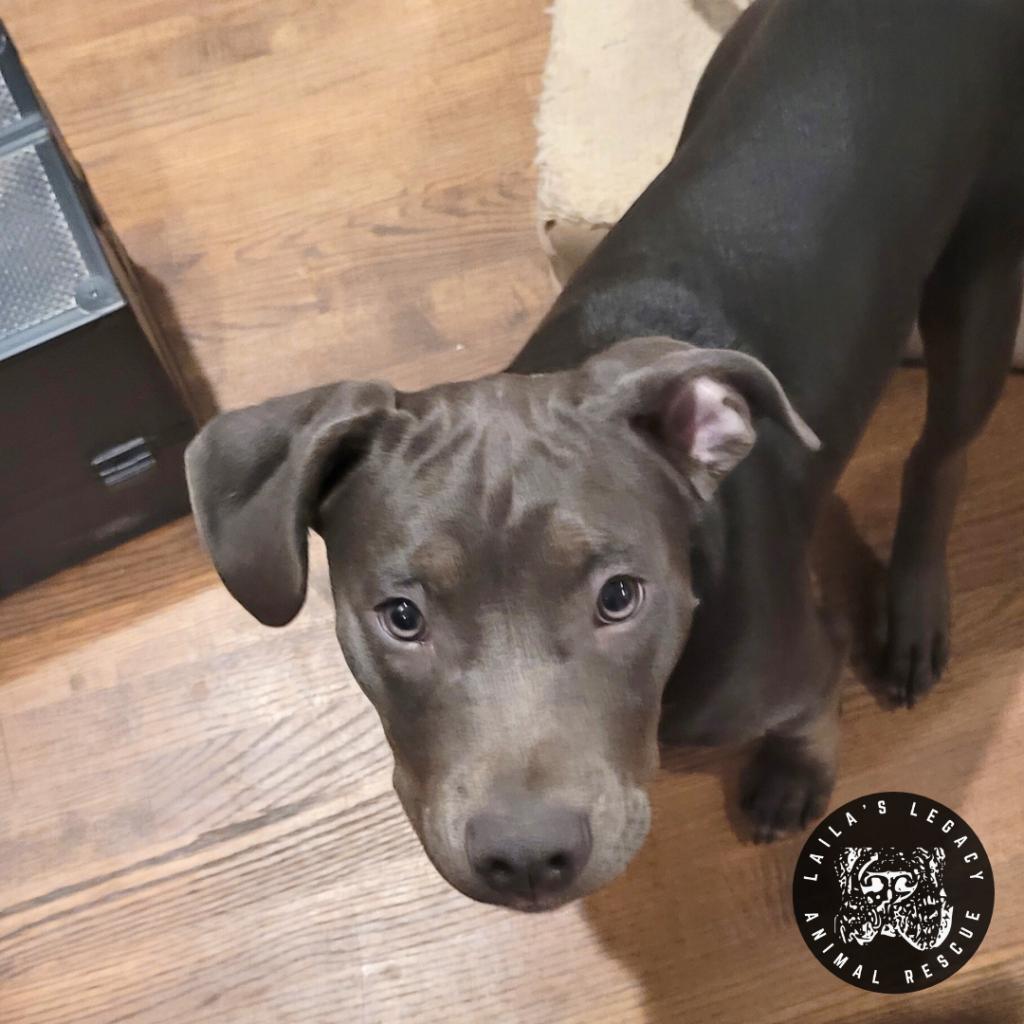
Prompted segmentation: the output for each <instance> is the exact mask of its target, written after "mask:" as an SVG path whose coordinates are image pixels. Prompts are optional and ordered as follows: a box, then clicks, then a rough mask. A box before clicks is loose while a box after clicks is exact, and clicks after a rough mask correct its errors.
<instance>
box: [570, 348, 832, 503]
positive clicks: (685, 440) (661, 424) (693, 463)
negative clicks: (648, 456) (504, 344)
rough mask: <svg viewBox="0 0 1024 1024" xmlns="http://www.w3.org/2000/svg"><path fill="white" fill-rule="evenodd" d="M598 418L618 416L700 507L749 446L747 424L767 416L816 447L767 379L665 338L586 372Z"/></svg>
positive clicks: (756, 369) (754, 368) (733, 358)
mask: <svg viewBox="0 0 1024 1024" xmlns="http://www.w3.org/2000/svg"><path fill="white" fill-rule="evenodd" d="M585 372H586V374H587V376H588V380H589V382H590V383H589V387H590V388H591V389H592V393H593V391H596V392H597V398H596V402H588V403H587V404H588V405H591V404H596V407H597V409H598V410H599V411H600V413H601V414H602V415H604V416H616V415H618V416H622V417H624V418H625V419H626V420H627V421H628V422H629V423H630V424H631V425H632V426H633V427H635V428H637V429H639V430H641V431H643V432H644V433H645V434H646V435H647V436H649V437H650V438H651V439H652V440H653V441H654V443H655V444H656V446H657V447H658V449H659V450H660V451H661V452H662V454H663V455H665V456H666V457H667V458H668V459H669V460H670V461H671V462H672V464H673V465H674V466H675V467H676V468H677V469H678V470H680V472H682V473H683V474H684V475H685V476H686V478H687V479H688V480H689V482H690V484H691V485H692V487H693V489H694V490H695V491H696V493H697V494H698V495H699V496H700V497H701V498H703V499H704V500H707V499H708V498H710V497H711V496H712V494H713V493H714V491H715V488H716V487H717V486H718V483H719V481H720V480H721V479H722V478H723V477H724V476H725V475H726V474H727V473H728V472H729V471H730V470H731V469H732V468H733V467H734V466H736V465H737V463H739V462H740V461H741V460H742V459H743V457H744V456H745V455H746V454H747V452H749V451H750V449H751V448H752V447H753V446H754V441H755V440H756V432H755V429H754V419H755V417H757V416H767V417H770V418H771V419H773V420H775V421H776V422H778V423H780V424H781V425H782V426H784V427H785V428H787V429H788V430H789V431H790V432H791V433H792V434H794V435H795V436H796V437H797V438H798V439H799V440H800V441H801V442H802V443H803V444H804V445H806V447H808V448H810V449H811V450H813V451H817V450H818V449H819V448H820V447H821V442H820V441H819V440H818V438H817V436H816V435H815V434H814V431H812V430H811V428H810V427H808V426H807V424H806V423H805V422H804V421H803V420H802V419H801V418H800V416H799V414H798V413H797V412H796V410H795V409H794V408H793V406H792V405H791V404H790V402H789V399H788V398H787V397H786V393H785V392H784V391H783V390H782V386H781V385H780V384H779V382H778V380H776V378H775V376H774V374H772V372H771V371H770V370H769V369H768V368H767V367H766V366H765V365H764V364H763V363H761V362H760V361H759V360H757V359H755V358H754V357H753V356H748V355H746V354H744V353H742V352H736V351H733V350H732V349H704V348H697V347H695V346H693V345H687V344H684V343H682V342H679V341H675V340H674V339H671V338H634V339H632V340H629V341H624V342H620V343H619V344H617V345H614V346H612V348H610V349H608V351H607V352H605V353H603V354H602V355H599V356H596V357H594V358H593V359H591V360H590V361H589V362H588V363H587V366H586V369H585Z"/></svg>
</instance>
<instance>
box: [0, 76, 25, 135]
mask: <svg viewBox="0 0 1024 1024" xmlns="http://www.w3.org/2000/svg"><path fill="white" fill-rule="evenodd" d="M20 119H21V112H20V111H19V110H18V105H17V104H16V103H15V102H14V97H13V96H12V95H11V90H10V89H8V88H7V83H6V82H5V81H4V80H3V78H0V128H6V127H7V126H8V125H9V124H14V122H15V121H18V120H20Z"/></svg>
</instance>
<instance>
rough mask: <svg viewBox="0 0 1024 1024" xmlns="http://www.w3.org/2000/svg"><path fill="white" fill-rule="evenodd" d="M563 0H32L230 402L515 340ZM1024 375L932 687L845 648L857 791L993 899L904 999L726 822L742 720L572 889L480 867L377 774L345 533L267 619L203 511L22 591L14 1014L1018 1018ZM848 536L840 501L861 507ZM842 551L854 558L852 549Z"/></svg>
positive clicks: (858, 472)
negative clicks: (975, 867)
mask: <svg viewBox="0 0 1024 1024" xmlns="http://www.w3.org/2000/svg"><path fill="white" fill-rule="evenodd" d="M543 6H544V5H543V4H542V3H541V2H540V0H503V2H499V0H377V2H375V3H359V2H355V0H261V2H256V0H217V2H216V3H200V2H199V0H133V2H131V3H121V2H117V0H92V2H91V3H88V4H84V3H82V2H81V0H46V2H45V3H42V2H40V0H8V2H7V5H6V8H5V10H4V12H3V13H4V18H5V20H6V21H7V24H8V27H9V29H10V30H11V32H12V34H13V36H14V37H15V39H16V41H17V42H18V44H19V46H20V48H21V50H22V54H23V57H24V58H25V60H26V63H27V64H28V66H29V69H30V71H31V72H32V74H33V75H34V77H35V78H36V81H37V84H38V85H39V87H40V88H41V90H42V92H43V94H44V96H45V97H46V99H47V100H48V102H49V104H50V106H51V107H52V109H53V111H54V113H55V115H56V117H57V119H58V121H59V123H60V124H61V125H62V127H63V129H64V131H65V133H66V135H67V137H68V140H69V142H70V144H71V146H72V148H73V150H74V151H75V153H76V155H77V156H78V158H79V159H80V160H81V162H82V163H83V165H84V166H85V168H86V170H87V172H88V173H89V175H90V177H91V180H92V182H93V185H94V187H95V191H96V192H97V194H98V196H99V198H100V200H101V202H102V203H103V204H104V205H105V206H106V208H107V211H108V213H109V215H110V218H111V220H112V222H113V224H114V225H115V227H116V228H117V230H118V231H119V232H120V234H121V236H122V238H123V240H124V242H125V243H126V245H127V248H128V250H129V251H130V252H131V253H132V255H133V256H134V257H135V259H136V260H137V261H138V262H139V263H140V264H142V265H143V266H144V267H145V268H147V269H148V270H149V271H150V272H151V273H152V274H153V275H154V276H155V277H157V278H158V279H160V280H161V281H162V282H163V283H164V285H165V286H166V288H167V290H168V293H169V296H170V299H171V300H172V302H173V304H174V306H175V308H176V310H177V315H178V318H179V319H180V321H181V324H182V327H183V330H184V332H185V334H186V335H187V337H188V339H189V342H190V344H191V346H192V349H193V351H194V355H195V358H196V360H197V362H198V364H199V365H200V366H201V368H202V370H203V371H204V373H205V374H206V375H207V377H208V378H209V381H210V384H211V386H212V388H213V391H214V392H215V394H216V396H217V397H218V399H219V400H220V401H221V402H222V403H223V404H224V405H225V406H233V405H238V404H241V403H245V402H250V401H254V400H257V399H260V398H263V397H265V396H268V395H270V394H273V393H275V392H280V391H285V390H290V389H295V388H300V387H303V386H307V385H311V384H313V383H320V382H324V381H327V380H332V379H335V378H338V377H341V376H355V377H362V376H373V375H377V376H386V377H388V378H390V379H392V380H393V381H395V382H396V383H398V384H400V385H402V386H406V387H411V386H418V385H425V384H428V383H432V382H434V381H438V380H441V379H445V378H454V377H469V376H473V375H476V374H479V373H481V372H484V371H487V370H492V369H495V368H497V367H499V366H500V365H501V364H502V363H503V362H504V361H505V360H506V359H507V357H508V356H509V355H510V354H511V353H512V352H513V351H514V350H515V348H516V346H517V345H518V344H520V343H521V342H522V341H523V340H524V338H525V336H526V334H527V331H528V330H529V328H530V326H531V325H532V324H533V323H534V322H535V321H536V319H537V318H538V316H539V315H540V314H541V313H542V311H543V310H544V308H545V305H546V303H548V302H549V301H550V298H551V292H550V286H549V283H548V276H547V271H546V268H545V266H544V262H543V259H542V256H541V254H540V251H539V247H538V244H537V240H536V236H535V232H534V226H533V222H532V212H531V206H532V198H533V187H534V182H533V176H532V170H531V160H532V155H533V143H534V138H533V123H532V118H533V112H534V107H535V101H536V95H537V91H538V88H539V74H540V70H541V67H542V64H543V59H544V55H545V52H546V46H547V24H546V18H545V15H544V11H543ZM922 397H923V381H922V377H921V374H920V372H919V371H916V370H906V371H903V372H901V373H900V374H899V375H898V377H897V379H896V381H895V382H894V384H893V386H892V388H891V389H890V392H889V394H888V396H887V398H886V400H885V402H884V404H883V406H882V408H881V409H880V411H879V413H878V415H877V416H876V418H875V421H874V423H873V425H872V428H871V430H870V432H869V435H868V437H867V439H866V441H865V443H864V446H863V448H862V451H861V453H860V455H859V456H858V457H857V459H856V460H855V462H854V464H853V465H852V467H851V469H850V471H849V472H848V474H847V476H846V478H845V480H844V482H843V486H842V493H843V496H844V498H845V500H846V503H847V506H848V508H849V510H850V514H849V516H846V515H845V513H843V512H842V509H840V510H839V511H838V512H837V514H836V515H835V516H833V517H832V520H831V535H830V540H829V550H830V551H838V550H840V549H843V548H844V547H850V546H851V545H852V546H853V547H854V548H857V546H858V545H859V546H860V549H861V550H860V555H861V556H862V557H861V558H860V560H859V561H858V562H857V564H858V565H859V566H861V567H864V566H868V567H869V568H870V565H871V562H870V559H866V558H865V557H863V556H867V555H872V556H875V557H879V558H880V557H883V556H884V555H885V552H886V550H887V545H888V542H889V536H890V532H891V529H892V524H893V519H894V511H895V503H896V489H897V483H898V477H899V468H900V465H901V460H902V458H903V456H904V454H905V452H906V449H907V446H908V444H909V443H910V441H911V439H912V438H913V436H914V432H915V429H916V425H917V423H918V422H919V419H920V411H921V403H922ZM1022 430H1024V378H1021V377H1016V378H1015V379H1013V380H1012V381H1011V384H1010V387H1009V389H1008V392H1007V395H1006V397H1005V398H1004V400H1003V402H1002V404H1001V406H1000V408H999V410H998V412H997V414H996V416H995V418H994V421H993V423H992V425H991V427H990V429H989V430H988V432H987V433H986V435H985V437H984V439H983V440H982V441H981V442H980V443H979V444H978V445H977V447H976V449H975V452H974V455H973V461H972V469H971V478H970V486H969V489H968V496H967V499H966V500H965V502H964V503H963V506H962V508H961V511H960V514H959V516H958V520H957V527H956V532H955V537H954V541H953V549H952V569H953V575H954V581H955V588H956V596H955V612H956V616H957V628H956V637H955V641H956V651H955V656H954V660H953V663H952V667H951V670H950V672H949V675H948V677H947V679H946V680H945V681H944V682H943V684H942V685H941V687H940V688H939V689H938V691H937V692H936V693H935V694H934V695H933V696H932V697H931V698H929V699H928V700H927V701H926V702H925V703H924V704H923V705H922V706H920V707H919V708H917V709H915V710H914V711H913V712H912V713H908V712H905V711H900V712H891V711H885V710H882V709H881V708H880V707H879V706H878V705H877V704H876V703H875V701H874V700H873V699H872V698H871V697H870V695H869V694H868V692H867V691H866V690H865V689H864V688H863V687H862V686H861V685H860V683H859V682H857V681H856V680H855V679H853V678H852V674H851V679H850V682H849V685H848V687H847V689H846V694H845V697H846V700H845V721H844V725H843V767H842V775H841V781H840V785H839V789H838V792H837V794H836V800H835V803H837V804H838V803H839V802H842V801H845V800H848V799H851V798H853V797H854V796H858V795H860V794H863V793H868V792H872V791H875V790H883V789H906V790H911V791H919V792H924V793H926V794H927V795H929V796H931V797H934V798H935V799H937V800H940V801H942V802H943V803H946V804H947V805H949V806H951V807H953V808H954V809H956V810H957V811H959V812H960V813H962V814H963V815H964V816H965V817H966V819H967V820H968V822H969V823H970V824H971V825H972V826H973V828H974V829H975V831H976V832H977V833H978V834H979V835H980V836H981V838H982V839H983V841H984V842H985V844H986V846H987V849H988V852H989V855H990V857H991V860H992V863H993V867H994V872H995V877H996V915H995V919H994V921H993V923H992V926H991V929H990V932H989V935H988V937H987V939H986V941H985V943H984V945H983V946H982V949H981V951H980V952H979V953H978V955H977V956H976V957H975V958H974V960H973V961H972V962H971V963H970V964H969V965H968V966H967V967H966V968H965V969H964V970H962V971H961V972H960V973H959V974H958V975H957V976H956V977H955V978H954V979H952V980H950V981H948V982H946V983H944V984H942V985H940V986H938V987H937V988H935V989H932V990H929V991H927V992H925V993H921V994H919V995H915V996H910V997H902V998H900V997H883V996H877V995H871V994H867V993H862V992H859V991H857V990H855V989H853V988H850V987H848V986H845V985H842V984H840V983H839V982H837V981H836V980H835V979H834V978H833V977H832V976H831V975H829V974H828V973H827V972H826V971H824V970H823V969H822V968H821V967H820V966H819V965H818V964H817V963H815V962H814V961H813V959H812V958H811V957H810V955H809V954H808V953H807V951H806V950H805V948H804V946H803V944H802V942H801V939H800V937H799V935H798V934H797V931H796V929H795V927H794V925H793V922H792V920H791V913H792V912H791V904H790V895H789V893H790V879H791V875H792V868H793V863H794V860H795V857H796V853H797V851H798V849H799V845H800V839H795V840H791V841H788V842H784V843H781V844H779V845H776V846H772V847H753V846H749V845H743V844H741V843H740V842H739V841H738V840H737V838H736V837H735V835H734V834H733V832H732V830H731V828H730V826H729V822H728V819H727V815H726V810H725V800H724V797H723V783H724V787H725V789H729V788H730V787H731V785H732V779H733V777H734V774H735V767H736V758H735V755H733V754H731V753H728V752H715V753H699V754H689V753H686V754H673V755H671V756H670V757H669V758H667V761H666V768H665V769H664V770H663V771H662V772H661V773H660V775H659V777H658V779H657V781H656V783H655V785H654V787H653V803H654V809H655V825H654V829H653V832H652V836H651V838H650V840H649V841H648V843H647V845H646V847H645V848H644V850H643V852H642V853H641V854H640V856H639V857H638V858H637V860H636V862H635V863H634V865H633V866H632V867H631V869H630V870H629V872H628V873H627V875H626V876H625V877H624V878H622V879H620V880H619V881H618V882H616V883H615V884H613V885H612V886H610V887H609V888H608V889H607V890H605V891H603V892H601V893H599V894H597V895H596V896H594V897H592V898H590V899H588V900H586V901H584V902H583V903H582V904H579V905H575V906H572V907H570V908H567V909H565V910H563V911H559V912H557V913H556V914H554V915H550V916H541V917H522V916H516V915H513V914H510V913H507V912H503V911H500V910H496V909H488V908H485V907H482V906H478V905H476V904H473V903H470V902H469V901H467V900H465V899H464V898H463V897H461V896H459V895H457V894H456V893H455V892H453V891H452V890H450V889H449V888H448V887H447V886H446V885H445V884H444V883H443V882H442V881H441V880H440V878H439V877H438V876H437V875H436V874H435V873H434V871H433V869H432V868H431V867H430V866H429V864H428V863H427V861H426V858H425V857H424V855H423V853H422V852H421V850H420V848H419V846H418V844H417V842H416V840H415V839H414V837H413V835H412V833H411V831H410V829H409V828H408V826H407V825H406V823H405V821H404V819H403V817H402V814H401V811H400V809H399V806H398V803H397V800H396V799H395V797H394V796H393V795H392V793H391V789H390V777H389V776H390V757H389V753H388V751H387V749H386V746H385V743H384V740H383V737H382V734H381V731H380V728H379V726H378V724H377V720H376V718H375V716H374V714H373V712H372V711H371V710H370V708H369V705H368V704H367V703H366V701H365V700H364V699H363V697H362V696H361V694H360V693H359V691H358V690H357V688H356V686H355V684H354V683H353V682H352V680H351V678H350V677H349V675H348V673H347V671H346V669H345V667H344V664H343V662H342V659H341V656H340V653H339V651H338V650H337V647H336V644H335V641H334V637H333V631H332V623H331V610H330V606H329V601H328V599H327V596H326V583H325V581H324V577H323V571H322V557H320V556H319V552H318V557H317V559H316V562H317V571H316V572H315V574H314V584H313V587H312V591H311V594H310V598H309V601H308V604H307V607H306V609H305V611H304V612H303V614H302V615H301V617H300V618H299V619H298V620H297V622H296V623H295V624H293V625H292V626H291V627H289V628H288V629H287V630H284V631H280V632H275V631H270V630H266V629H263V628H262V627H260V626H258V625H257V624H256V623H255V622H254V621H252V620H250V619H249V618H248V617H247V616H246V614H245V613H244V612H243V611H242V610H241V609H240V608H239V607H237V606H236V605H235V604H234V603H233V602H232V601H231V599H230V598H229V597H228V595H227V593H226V592H225V591H224V590H223V589H222V588H221V587H220V585H219V583H218V581H217V579H216V577H215V576H214V574H213V572H212V570H211V569H210V567H209V565H208V563H207V561H206V559H205V557H204V555H203V554H202V553H201V552H200V551H199V549H198V546H197V542H196V538H195V533H194V531H193V529H192V526H191V524H190V523H189V522H187V521H183V522H179V523H176V524H174V525H172V526H169V527H167V528H165V529H163V530H160V531H158V532H156V533H153V534H151V535H149V536H146V537H143V538H141V539H139V540H137V541H134V542H132V543H130V544H128V545H126V546H125V547H123V548H121V549H119V550H117V551H115V552H112V553H110V554H108V555H106V556H104V557H101V558H99V559H96V560H95V561H93V562H91V563H89V564H87V565H84V566H81V567H79V568H76V569H73V570H71V571H69V572H66V573H64V574H63V575H62V576H60V577H58V578H56V579H54V580H51V581H49V582H47V583H44V584H41V585H39V586H36V587H34V588H32V589H30V590H27V591H25V592H23V593H21V594H18V595H16V596H15V597H13V598H11V599H9V600H7V601H5V602H3V603H0V747H2V755H3V756H2V757H0V1021H3V1022H4V1024H57V1022H61V1024H114V1022H124V1021H137V1022H145V1024H157V1022H175V1024H180V1022H189V1024H205V1022H217V1024H235V1022H237V1024H263V1022H275V1024H276V1022H300V1021H301V1022H303V1024H314V1022H323V1024H349V1022H353V1024H355V1022H359V1024H377V1022H398V1021H401V1022H407V1021H408V1022H416V1024H429V1022H433V1021H436V1022H463V1021H464V1022H474V1024H475V1022H478V1021H499V1022H502V1024H504V1022H515V1024H519V1022H522V1024H551V1022H580V1024H582V1022H587V1024H593V1022H598V1021H600V1022H608V1024H625V1022H634V1021H648V1022H651V1024H670V1022H671V1024H675V1022H679V1021H693V1022H698V1024H704V1022H709V1024H710V1022H744V1024H745V1022H758V1024H762V1022H763V1024H770V1022H778V1024H783V1022H786V1024H788V1022H808V1024H810V1022H824V1021H827V1022H830V1024H842V1022H854V1021H856V1022H858V1024H864V1022H892V1024H912V1022H942V1024H954V1022H955V1024H964V1022H966V1024H1006V1022H1013V1021H1024V1009H1022V1005H1024V818H1022V813H1024V799H1022V795H1021V793H1022V788H1021V782H1022V777H1024V753H1022V737H1024V695H1022V686H1021V682H1022V678H1024V589H1022V586H1021V580H1022V578H1024V472H1022V470H1024V465H1022V457H1021V448H1020V443H1021V442H1020V438H1021V434H1022ZM851 523H852V524H854V525H855V526H856V529H857V531H858V534H859V538H860V539H859V540H858V538H857V536H854V535H852V534H851V531H850V524H851ZM840 575H843V572H840Z"/></svg>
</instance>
